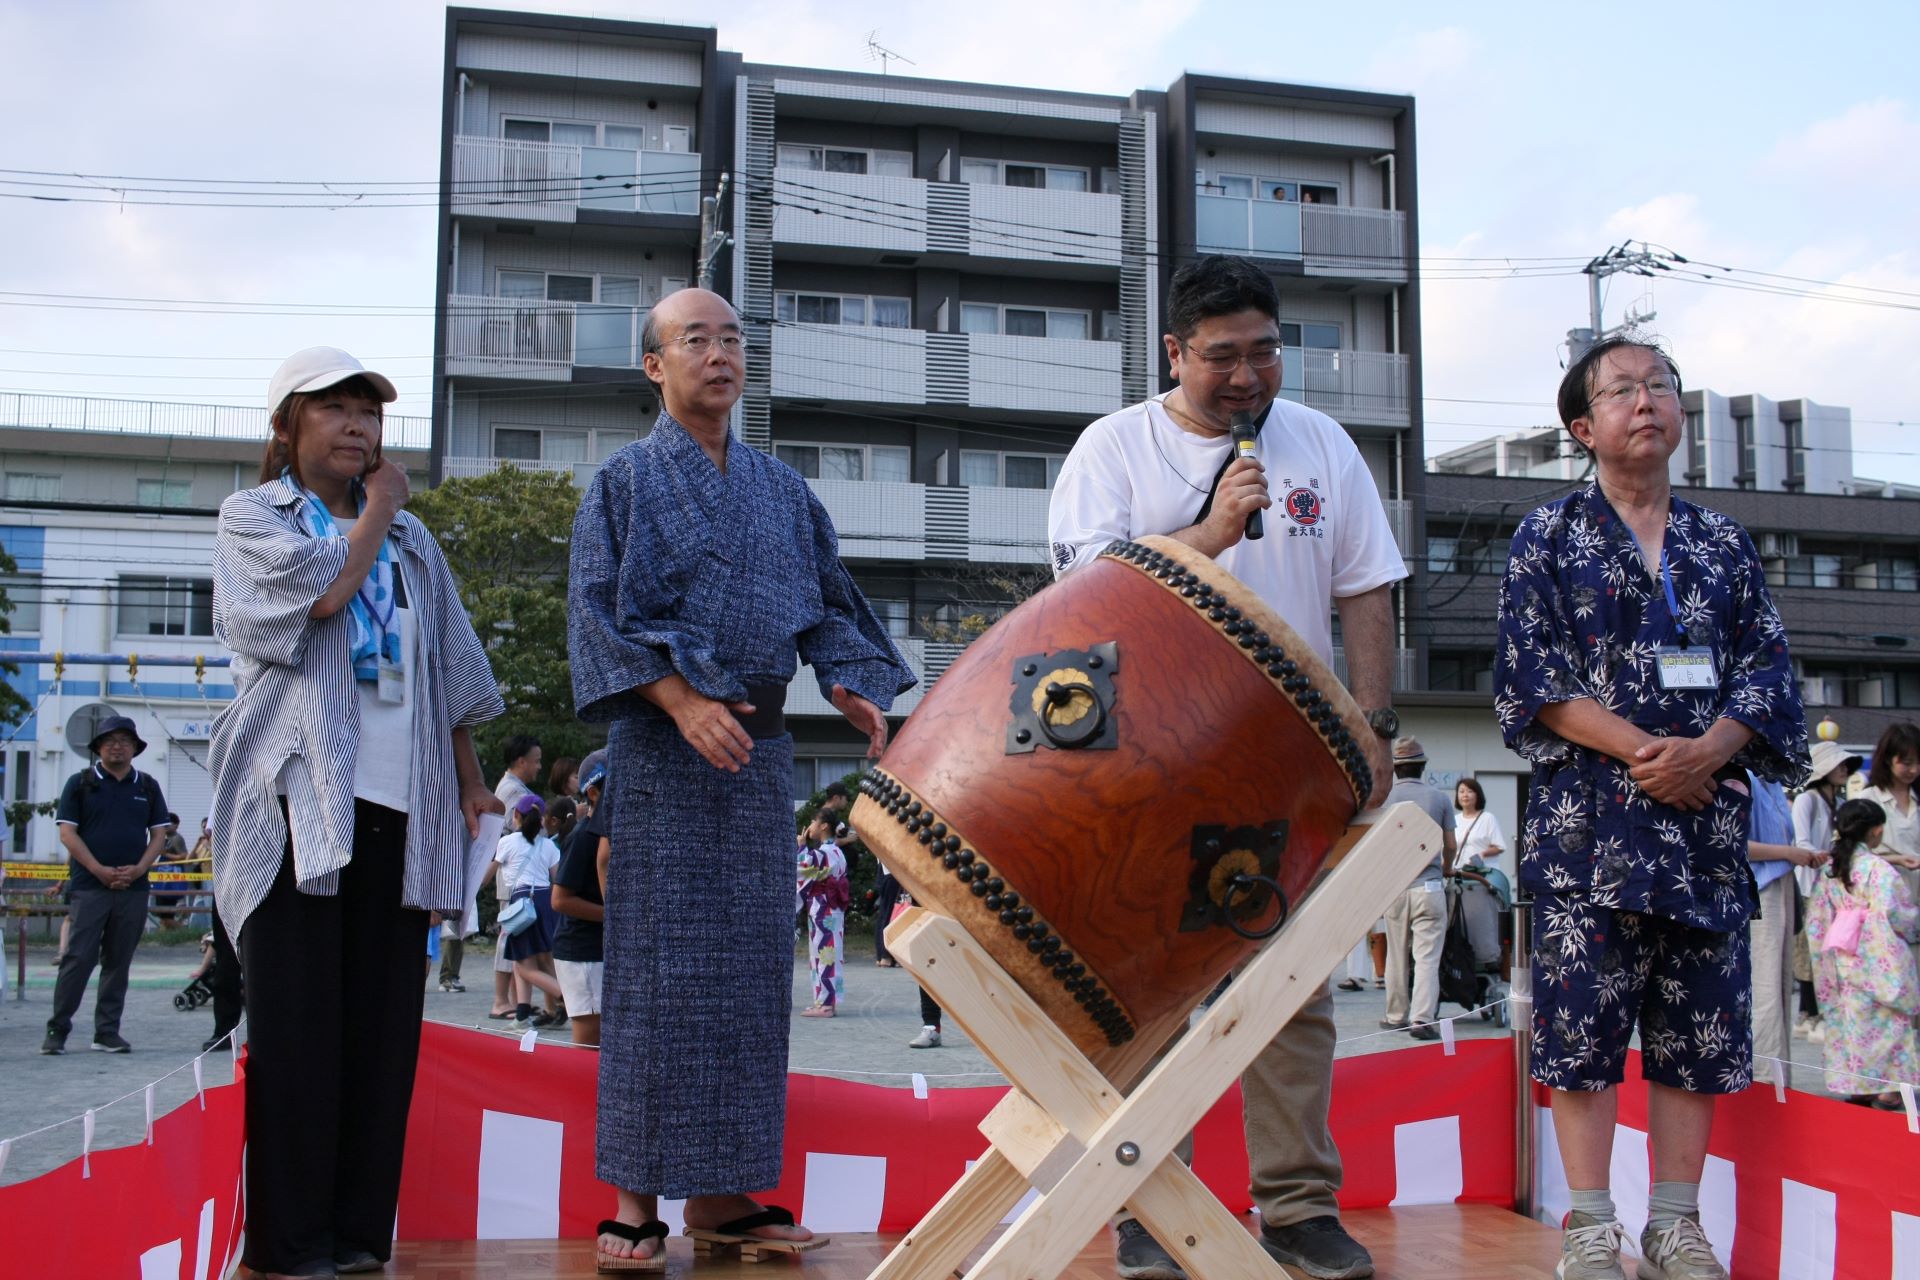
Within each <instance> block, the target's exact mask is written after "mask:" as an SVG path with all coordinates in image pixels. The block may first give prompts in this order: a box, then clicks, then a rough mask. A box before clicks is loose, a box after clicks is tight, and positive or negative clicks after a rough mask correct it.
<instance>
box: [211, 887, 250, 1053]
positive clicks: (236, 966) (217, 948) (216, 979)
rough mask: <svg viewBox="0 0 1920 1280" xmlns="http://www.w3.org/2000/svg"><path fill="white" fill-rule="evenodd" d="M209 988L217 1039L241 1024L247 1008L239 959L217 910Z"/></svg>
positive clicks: (214, 1032) (214, 922) (215, 910)
mask: <svg viewBox="0 0 1920 1280" xmlns="http://www.w3.org/2000/svg"><path fill="white" fill-rule="evenodd" d="M207 986H208V987H210V988H211V989H212V991H213V1038H214V1039H216V1040H218V1039H219V1038H220V1037H221V1036H224V1035H225V1034H227V1032H229V1031H231V1030H233V1029H234V1028H235V1027H237V1026H239V1025H240V1013H241V1011H242V1010H243V1009H244V1008H245V1007H246V1006H245V1002H244V1000H243V999H242V996H241V983H240V957H239V955H238V954H237V953H235V951H234V949H233V941H232V939H230V938H228V937H227V926H226V925H225V924H224V923H222V922H221V920H220V909H219V908H218V907H215V908H214V911H213V972H212V973H209V974H208V975H207Z"/></svg>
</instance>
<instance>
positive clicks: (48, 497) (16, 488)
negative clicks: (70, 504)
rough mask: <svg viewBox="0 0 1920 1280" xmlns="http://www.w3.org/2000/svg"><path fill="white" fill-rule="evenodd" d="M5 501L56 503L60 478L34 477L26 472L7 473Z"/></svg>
mask: <svg viewBox="0 0 1920 1280" xmlns="http://www.w3.org/2000/svg"><path fill="white" fill-rule="evenodd" d="M7 501H9V502H58V501H60V477H59V476H49V475H35V474H33V473H32V472H27V471H9V472H7Z"/></svg>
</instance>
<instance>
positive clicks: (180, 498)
mask: <svg viewBox="0 0 1920 1280" xmlns="http://www.w3.org/2000/svg"><path fill="white" fill-rule="evenodd" d="M133 500H134V502H135V503H137V504H138V505H140V506H143V507H190V506H192V505H193V481H191V480H136V481H134V482H133Z"/></svg>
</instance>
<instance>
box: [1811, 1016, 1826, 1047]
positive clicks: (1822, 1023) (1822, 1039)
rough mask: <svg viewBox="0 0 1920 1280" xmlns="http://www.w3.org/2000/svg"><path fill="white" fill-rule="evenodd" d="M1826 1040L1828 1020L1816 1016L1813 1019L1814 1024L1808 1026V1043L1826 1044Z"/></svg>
mask: <svg viewBox="0 0 1920 1280" xmlns="http://www.w3.org/2000/svg"><path fill="white" fill-rule="evenodd" d="M1826 1042H1827V1020H1826V1019H1825V1018H1815V1019H1814V1020H1813V1025H1812V1026H1810V1027H1808V1028H1807V1043H1808V1044H1825V1043H1826Z"/></svg>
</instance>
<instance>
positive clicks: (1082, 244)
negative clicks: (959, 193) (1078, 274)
mask: <svg viewBox="0 0 1920 1280" xmlns="http://www.w3.org/2000/svg"><path fill="white" fill-rule="evenodd" d="M967 196H968V202H969V211H968V212H969V218H968V222H969V230H970V232H971V235H970V237H969V241H970V251H971V252H972V253H974V254H975V255H977V256H980V257H994V258H1016V259H1021V260H1024V261H1030V262H1031V261H1041V262H1056V261H1058V262H1088V263H1098V264H1101V265H1103V266H1115V267H1117V266H1119V265H1120V197H1119V196H1117V195H1104V194H1101V193H1098V192H1092V191H1043V190H1039V189H1036V188H1033V187H1001V186H993V185H991V184H988V183H978V182H976V183H969V184H968V185H967Z"/></svg>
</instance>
